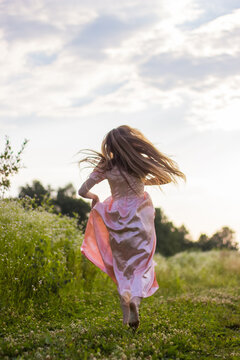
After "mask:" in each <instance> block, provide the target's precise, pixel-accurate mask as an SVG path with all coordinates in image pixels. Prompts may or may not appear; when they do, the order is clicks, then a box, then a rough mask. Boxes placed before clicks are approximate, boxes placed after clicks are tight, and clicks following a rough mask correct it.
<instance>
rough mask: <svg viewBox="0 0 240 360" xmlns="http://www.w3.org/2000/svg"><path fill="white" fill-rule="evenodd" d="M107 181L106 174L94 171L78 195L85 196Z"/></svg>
mask: <svg viewBox="0 0 240 360" xmlns="http://www.w3.org/2000/svg"><path fill="white" fill-rule="evenodd" d="M104 179H106V174H105V173H104V172H102V171H99V170H96V169H94V170H93V172H92V173H91V174H90V175H89V178H88V179H87V180H86V181H85V182H84V183H83V184H82V186H81V187H80V189H79V190H78V195H80V196H83V197H84V196H85V195H86V194H87V193H88V191H89V190H90V189H91V188H92V187H93V186H94V185H95V184H98V183H100V182H101V181H103V180H104Z"/></svg>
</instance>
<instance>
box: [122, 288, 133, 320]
mask: <svg viewBox="0 0 240 360" xmlns="http://www.w3.org/2000/svg"><path fill="white" fill-rule="evenodd" d="M130 297H131V294H130V293H129V292H125V293H124V294H123V295H122V296H121V295H120V305H121V308H122V313H123V325H128V322H129V315H130Z"/></svg>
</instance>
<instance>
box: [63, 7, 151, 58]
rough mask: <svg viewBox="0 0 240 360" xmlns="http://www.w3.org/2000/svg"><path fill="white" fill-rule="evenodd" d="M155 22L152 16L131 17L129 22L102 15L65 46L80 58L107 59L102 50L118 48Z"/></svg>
mask: <svg viewBox="0 0 240 360" xmlns="http://www.w3.org/2000/svg"><path fill="white" fill-rule="evenodd" d="M154 22H156V16H154V14H153V15H152V16H151V17H147V16H144V17H133V18H132V19H131V20H130V21H126V20H124V19H121V18H119V17H117V16H115V15H109V14H108V15H102V16H98V17H97V18H96V19H94V20H93V21H91V22H90V23H88V24H86V25H85V26H84V27H83V28H82V29H81V30H80V31H79V33H77V34H76V35H75V36H74V38H73V39H72V40H71V41H70V43H68V44H67V45H66V48H67V49H68V48H70V50H73V51H74V52H76V51H77V52H78V54H79V55H80V56H81V57H90V58H93V59H99V58H100V57H107V54H104V50H105V49H107V48H109V47H110V48H113V47H120V46H121V42H122V41H123V40H124V39H126V38H128V37H130V36H132V35H133V34H134V32H136V31H137V30H139V29H141V28H143V27H146V26H149V25H150V24H151V25H152V24H153V23H154Z"/></svg>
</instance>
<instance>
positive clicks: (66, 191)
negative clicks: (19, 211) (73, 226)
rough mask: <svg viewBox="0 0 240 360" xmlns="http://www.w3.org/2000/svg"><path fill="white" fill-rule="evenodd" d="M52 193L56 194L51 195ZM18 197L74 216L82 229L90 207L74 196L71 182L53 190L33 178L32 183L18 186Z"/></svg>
mask: <svg viewBox="0 0 240 360" xmlns="http://www.w3.org/2000/svg"><path fill="white" fill-rule="evenodd" d="M54 193H56V195H53V194H54ZM18 197H19V198H25V197H30V198H31V199H34V202H33V203H32V204H31V206H33V207H34V206H35V207H38V206H42V205H44V207H46V209H48V208H50V209H51V212H54V213H56V214H62V215H67V216H69V217H76V218H77V219H78V224H79V225H80V224H81V225H82V228H83V230H84V229H85V227H86V221H87V216H88V213H89V212H90V210H91V207H90V205H89V204H88V203H87V202H85V201H84V200H82V199H77V198H76V190H75V188H74V187H73V185H72V184H68V185H66V186H65V187H63V188H59V189H58V190H57V191H54V190H53V189H51V187H50V185H48V187H47V189H46V188H44V186H43V185H42V184H41V182H40V181H39V180H34V181H33V182H32V185H28V184H27V185H26V186H22V187H21V188H20V192H19V195H18Z"/></svg>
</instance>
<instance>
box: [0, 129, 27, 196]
mask: <svg viewBox="0 0 240 360" xmlns="http://www.w3.org/2000/svg"><path fill="white" fill-rule="evenodd" d="M27 142H28V140H27V139H25V140H24V142H23V144H22V146H21V149H20V150H19V151H18V153H17V154H16V155H15V154H14V152H13V150H12V145H11V143H10V140H9V138H8V136H6V137H5V148H4V151H3V152H2V153H1V154H0V198H3V197H4V194H5V192H6V191H7V190H8V189H9V188H10V186H11V182H10V177H11V176H13V175H14V174H17V173H18V171H19V169H20V168H21V167H22V164H21V155H22V152H23V150H24V148H25V146H26V144H27Z"/></svg>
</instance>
